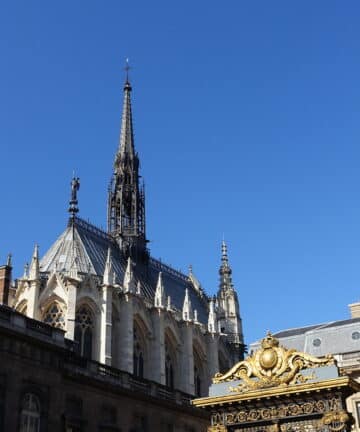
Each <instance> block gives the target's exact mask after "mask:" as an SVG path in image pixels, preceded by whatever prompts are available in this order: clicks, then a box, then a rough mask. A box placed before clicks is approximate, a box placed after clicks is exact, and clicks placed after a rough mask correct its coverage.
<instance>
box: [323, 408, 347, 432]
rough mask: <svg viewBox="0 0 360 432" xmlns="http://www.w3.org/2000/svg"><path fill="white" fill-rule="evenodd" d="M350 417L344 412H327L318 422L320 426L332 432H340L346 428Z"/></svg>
mask: <svg viewBox="0 0 360 432" xmlns="http://www.w3.org/2000/svg"><path fill="white" fill-rule="evenodd" d="M349 421H350V417H349V415H348V413H347V412H346V411H344V410H338V411H328V412H326V413H325V414H324V415H323V417H322V418H321V419H320V421H319V425H320V426H327V427H328V429H329V430H330V431H332V432H340V431H342V430H344V429H345V428H346V425H347V423H349Z"/></svg>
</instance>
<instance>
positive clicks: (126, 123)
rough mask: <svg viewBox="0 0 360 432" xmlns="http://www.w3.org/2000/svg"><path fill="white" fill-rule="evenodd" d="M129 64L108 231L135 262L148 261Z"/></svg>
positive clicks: (110, 192)
mask: <svg viewBox="0 0 360 432" xmlns="http://www.w3.org/2000/svg"><path fill="white" fill-rule="evenodd" d="M128 70H129V66H128V65H127V66H126V71H127V73H126V81H125V85H124V102H123V112H122V119H121V131H120V142H119V148H118V150H117V153H116V155H115V161H114V175H113V178H112V181H111V184H110V187H109V197H108V231H109V233H110V234H111V235H112V236H113V237H114V238H115V239H116V240H117V242H118V244H119V246H120V248H121V250H122V252H123V254H124V256H125V258H128V257H129V256H131V258H132V259H133V260H134V262H135V263H136V264H138V263H141V262H146V261H147V257H148V253H147V248H146V243H147V241H146V235H145V193H144V188H143V187H140V185H139V178H140V176H139V165H140V163H139V157H138V154H137V153H136V152H135V146H134V131H133V121H132V110H131V91H132V87H131V84H130V82H129V77H128Z"/></svg>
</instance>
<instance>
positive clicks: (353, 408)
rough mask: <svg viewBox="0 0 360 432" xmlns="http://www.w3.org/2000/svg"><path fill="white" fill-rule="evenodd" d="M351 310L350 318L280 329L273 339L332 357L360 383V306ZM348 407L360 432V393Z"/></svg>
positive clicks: (300, 349)
mask: <svg viewBox="0 0 360 432" xmlns="http://www.w3.org/2000/svg"><path fill="white" fill-rule="evenodd" d="M349 308H350V314H351V317H350V318H348V319H344V320H338V321H331V322H327V323H321V324H314V325H310V326H307V327H297V328H291V329H286V330H281V331H279V332H276V333H274V337H276V338H277V339H278V340H279V341H280V343H281V345H284V346H286V347H289V348H292V349H296V350H299V351H304V352H306V353H308V354H310V355H313V356H316V357H323V356H326V355H327V354H331V355H333V356H334V358H335V361H336V364H337V366H338V367H339V368H340V370H341V371H342V372H344V373H346V374H347V375H349V376H350V377H351V378H352V379H353V380H354V381H357V382H358V383H360V303H353V304H351V305H349ZM260 344H261V342H260V341H256V342H254V343H251V344H250V347H249V348H250V353H252V352H254V351H256V350H257V349H258V348H259V347H260ZM347 408H348V410H349V411H350V412H351V413H352V414H353V417H354V419H355V423H354V425H353V429H355V430H357V431H360V393H355V394H353V395H352V396H351V397H349V398H348V400H347Z"/></svg>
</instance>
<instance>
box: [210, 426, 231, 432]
mask: <svg viewBox="0 0 360 432" xmlns="http://www.w3.org/2000/svg"><path fill="white" fill-rule="evenodd" d="M226 431H227V429H226V426H223V425H216V426H209V427H208V432H226Z"/></svg>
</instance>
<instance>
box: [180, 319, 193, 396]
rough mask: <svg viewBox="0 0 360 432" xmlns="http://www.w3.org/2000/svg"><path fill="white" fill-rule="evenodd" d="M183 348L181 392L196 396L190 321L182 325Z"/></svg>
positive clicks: (191, 325)
mask: <svg viewBox="0 0 360 432" xmlns="http://www.w3.org/2000/svg"><path fill="white" fill-rule="evenodd" d="M181 332H182V339H183V342H184V344H183V347H182V353H181V365H180V366H181V367H180V371H181V382H180V387H181V390H182V391H184V392H185V393H189V394H192V395H193V394H195V386H194V352H193V324H192V323H191V322H190V321H185V322H183V323H182V328H181Z"/></svg>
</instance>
